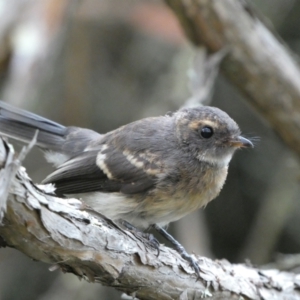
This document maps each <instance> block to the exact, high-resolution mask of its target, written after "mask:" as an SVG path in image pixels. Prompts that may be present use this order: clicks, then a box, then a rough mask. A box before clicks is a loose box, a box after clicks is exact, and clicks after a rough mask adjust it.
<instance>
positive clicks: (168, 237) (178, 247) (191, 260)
mask: <svg viewBox="0 0 300 300" xmlns="http://www.w3.org/2000/svg"><path fill="white" fill-rule="evenodd" d="M153 228H155V230H157V231H158V232H159V233H160V234H161V235H162V236H163V237H164V238H165V239H166V240H168V241H169V242H170V243H171V244H172V245H173V246H174V247H175V249H176V251H177V252H178V253H179V254H180V255H181V257H182V258H184V259H185V260H186V261H188V262H189V263H190V265H191V266H192V268H193V269H194V271H195V272H196V274H197V275H198V277H200V267H199V265H198V263H197V262H196V260H195V259H194V258H193V257H192V256H191V255H190V254H188V253H187V252H186V250H185V249H184V247H183V246H182V245H181V244H180V243H179V242H178V241H176V240H175V239H174V238H173V237H172V236H171V235H170V234H169V233H168V232H167V231H166V230H165V229H163V228H162V227H160V226H158V225H156V224H154V225H153Z"/></svg>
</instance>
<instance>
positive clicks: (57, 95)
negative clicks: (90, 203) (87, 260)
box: [0, 0, 300, 300]
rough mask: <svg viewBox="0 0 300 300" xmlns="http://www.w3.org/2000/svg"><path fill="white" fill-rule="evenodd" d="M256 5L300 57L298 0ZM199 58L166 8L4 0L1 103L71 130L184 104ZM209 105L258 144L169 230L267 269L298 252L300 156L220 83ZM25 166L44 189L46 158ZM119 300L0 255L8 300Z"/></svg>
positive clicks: (192, 248) (129, 0) (99, 1)
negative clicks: (216, 192) (215, 191)
mask: <svg viewBox="0 0 300 300" xmlns="http://www.w3.org/2000/svg"><path fill="white" fill-rule="evenodd" d="M253 2H254V3H255V6H256V8H257V10H258V11H259V12H260V13H261V14H262V15H264V16H265V17H266V18H267V20H268V22H269V23H270V24H273V25H270V24H269V25H270V26H273V27H274V28H275V30H276V31H277V32H278V33H279V35H280V36H281V37H282V38H283V39H284V41H285V42H286V43H287V44H288V45H289V47H290V48H291V49H292V50H293V51H294V52H295V53H297V52H299V51H300V30H299V29H298V28H300V2H299V1H296V0H263V1H259V0H256V1H253ZM194 56H195V49H194V48H193V47H192V46H191V45H190V44H189V43H188V41H187V40H186V38H185V36H184V34H183V32H182V30H181V28H180V26H179V24H178V22H177V20H176V18H175V16H174V15H173V13H172V12H171V11H170V10H169V9H168V8H167V7H166V6H165V5H164V4H163V2H162V1H158V0H156V1H155V0H122V1H120V0H85V1H79V0H14V1H6V0H0V96H1V99H2V100H4V101H6V102H10V103H12V104H14V105H16V106H18V107H21V108H25V109H28V110H30V111H32V112H35V113H38V114H41V115H43V116H45V117H48V118H50V119H53V120H55V121H57V122H61V123H63V124H64V125H76V126H81V127H89V128H93V129H94V130H96V131H99V132H106V131H108V130H112V129H115V128H116V127H118V126H120V125H123V124H126V123H128V122H130V121H134V120H137V119H140V118H142V117H146V116H156V115H161V114H165V113H167V112H168V111H172V110H176V109H178V108H180V107H181V106H182V105H183V104H184V103H185V101H186V99H187V98H188V97H190V91H189V89H188V83H189V82H188V77H187V73H188V70H189V69H190V67H191V65H192V61H193V58H194ZM211 105H213V106H217V107H219V108H221V109H223V110H225V111H226V112H228V114H229V115H231V116H232V117H233V119H235V120H236V121H237V123H238V124H239V125H240V127H241V129H242V131H243V133H244V135H245V136H246V137H260V142H259V143H257V144H256V147H255V149H253V150H252V149H251V150H243V151H240V152H238V153H237V154H236V155H235V157H234V159H233V161H232V162H231V164H230V168H229V177H228V179H227V182H226V185H225V187H224V188H223V190H222V192H221V195H220V196H219V197H218V198H217V199H216V200H214V201H213V202H211V203H210V204H209V205H208V206H207V207H206V208H205V209H204V210H201V211H197V212H195V213H193V214H191V215H189V216H188V217H186V218H184V219H182V220H180V221H178V222H176V223H174V224H171V225H170V226H169V231H170V232H171V233H172V234H173V235H174V236H175V237H176V238H177V239H178V240H179V241H180V242H181V243H182V244H183V245H184V246H185V247H186V249H187V250H188V251H189V252H195V253H197V254H200V255H205V256H208V257H211V258H218V259H221V258H226V259H228V260H229V261H230V262H245V261H251V263H253V264H255V265H267V264H270V263H271V262H273V261H276V260H278V257H279V258H280V257H284V258H286V257H288V256H286V255H287V254H293V253H299V252H300V237H299V234H298V233H299V232H300V207H299V206H300V202H299V201H298V198H299V196H298V195H299V185H298V179H299V173H298V171H299V165H298V162H297V160H296V159H295V157H294V156H293V154H292V153H291V152H290V151H289V149H288V148H287V147H286V146H285V145H284V144H283V143H282V142H281V140H280V139H279V138H278V137H277V135H276V132H274V131H273V130H272V128H270V126H269V124H267V123H266V122H265V121H264V120H263V119H261V118H260V116H259V115H258V114H257V113H256V112H255V111H254V110H253V109H252V108H251V107H250V106H249V105H248V104H247V99H243V98H242V97H241V96H240V95H239V94H238V92H237V91H236V90H235V89H234V87H232V86H231V85H230V82H228V81H226V78H224V77H222V75H219V77H218V79H217V81H216V85H215V89H214V95H213V99H212V102H211ZM17 147H18V146H17ZM25 166H26V167H27V171H28V173H29V175H30V177H31V178H33V179H34V181H35V182H40V181H41V180H42V179H43V178H44V177H45V176H46V174H48V173H49V172H51V170H52V169H51V166H49V165H47V164H45V161H44V159H43V155H42V154H41V152H39V151H38V150H34V151H32V152H31V153H30V155H29V156H28V157H27V159H26V162H25ZM163 242H164V241H163ZM279 254H281V255H284V256H278V255H279ZM276 267H278V266H276ZM293 267H297V263H296V264H293ZM293 270H294V269H293ZM120 296H121V293H119V292H117V291H115V290H113V289H111V288H106V287H102V286H101V285H99V284H92V283H87V282H84V281H79V280H78V279H77V278H76V277H75V276H74V275H70V274H62V273H61V272H60V271H55V272H50V271H49V265H46V264H43V263H40V262H34V261H32V260H31V259H30V258H28V257H26V256H24V255H23V254H22V253H19V252H17V251H16V250H13V249H0V300H2V299H5V300H8V299H10V300H13V299H23V300H25V299H40V300H50V299H51V300H52V299H53V300H54V299H66V300H67V299H91V300H92V299H120Z"/></svg>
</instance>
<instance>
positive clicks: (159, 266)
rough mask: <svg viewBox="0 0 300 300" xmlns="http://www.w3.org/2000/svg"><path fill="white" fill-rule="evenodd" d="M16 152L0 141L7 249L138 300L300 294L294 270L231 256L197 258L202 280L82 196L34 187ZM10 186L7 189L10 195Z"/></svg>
mask: <svg viewBox="0 0 300 300" xmlns="http://www.w3.org/2000/svg"><path fill="white" fill-rule="evenodd" d="M12 151H13V149H12V147H11V146H9V145H7V144H6V143H5V142H4V141H2V140H0V154H1V155H0V158H1V159H2V161H0V166H1V171H0V182H1V189H2V190H1V193H2V194H1V195H2V196H1V197H2V198H1V199H0V200H1V207H0V210H1V211H2V212H4V218H3V220H2V226H0V237H1V240H2V242H1V246H3V245H4V243H5V244H6V245H7V246H10V247H14V248H16V249H18V250H20V251H21V252H23V253H25V254H26V255H28V256H30V257H31V258H33V259H35V260H38V261H44V262H47V263H50V264H55V265H56V266H57V267H58V268H60V269H61V270H63V271H65V272H71V273H74V274H75V275H77V276H79V277H82V278H84V279H86V280H88V281H92V282H101V283H102V284H104V285H109V286H112V287H115V288H117V289H119V290H121V291H124V292H126V293H128V294H131V295H135V296H136V297H138V298H139V299H201V297H203V295H206V296H208V295H209V296H210V298H211V299H225V298H226V299H240V296H243V297H244V298H247V299H262V297H264V298H263V299H271V298H272V299H276V297H280V299H282V297H287V298H289V297H294V298H293V299H300V293H299V292H298V291H297V290H296V289H297V287H298V281H297V276H296V275H295V274H291V273H284V272H279V271H276V270H273V271H265V272H263V271H260V270H258V269H255V268H251V267H247V266H244V265H231V264H230V263H229V262H227V261H212V260H210V259H207V258H203V257H198V261H199V265H200V268H201V278H199V279H198V280H196V276H195V274H194V272H193V270H192V269H191V268H190V267H189V266H188V265H187V262H186V261H184V260H183V259H182V258H181V257H180V256H179V255H178V254H177V252H175V251H174V250H172V249H169V248H167V247H164V246H163V245H161V246H160V254H159V256H158V257H157V253H156V251H155V250H153V249H151V248H149V247H148V246H147V243H145V241H144V240H143V239H142V238H141V237H139V236H137V235H136V234H133V233H131V232H128V231H124V230H123V229H122V228H120V227H119V226H118V225H117V224H114V223H113V222H111V221H109V220H107V219H105V218H103V217H101V216H99V215H98V214H97V213H95V212H93V211H92V210H91V209H88V208H87V207H84V205H83V204H82V203H81V202H80V201H79V200H76V199H60V198H57V197H54V196H51V195H50V194H49V192H50V191H51V186H49V185H48V186H35V185H34V184H33V183H32V182H31V180H30V179H29V177H28V176H27V174H26V172H25V169H24V168H23V167H19V168H18V166H19V164H20V162H19V161H18V160H15V159H14V158H13V155H12ZM15 170H16V173H15V172H14V171H15ZM4 182H9V184H5V185H4V184H2V183H4ZM5 188H6V189H9V193H7V194H8V198H7V199H4V196H3V195H5V194H6V192H5V190H4V189H5ZM6 200H7V201H6ZM274 297H275V298H274ZM289 299H291V298H289Z"/></svg>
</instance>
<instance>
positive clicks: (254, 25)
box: [165, 0, 300, 155]
mask: <svg viewBox="0 0 300 300" xmlns="http://www.w3.org/2000/svg"><path fill="white" fill-rule="evenodd" d="M165 2H166V3H167V4H168V5H169V6H170V7H171V8H172V9H173V10H174V12H175V13H176V15H177V17H178V19H179V20H180V22H181V24H182V26H183V28H184V30H185V31H186V33H187V35H188V37H189V39H190V40H191V41H192V42H193V43H194V44H196V45H204V46H206V47H207V49H208V50H209V51H211V52H216V51H219V50H220V49H222V48H224V47H227V48H229V54H228V55H227V57H226V58H225V59H224V61H223V63H222V64H221V70H222V71H223V73H224V75H225V76H226V77H227V78H228V79H230V81H231V82H232V83H233V84H234V85H235V86H236V87H237V88H238V89H239V91H240V92H241V93H242V94H244V95H246V96H247V98H248V100H249V101H250V103H251V104H252V105H253V106H255V108H256V109H257V110H258V111H259V112H260V113H261V115H262V116H263V117H264V118H265V119H267V120H268V121H269V123H270V124H271V126H273V128H274V129H275V130H276V131H277V132H278V134H279V135H280V136H281V138H282V139H283V140H284V141H285V142H286V144H287V145H288V146H289V147H290V148H291V149H292V150H294V151H295V152H296V153H297V154H298V155H300V118H299V114H300V101H299V99H300V70H299V67H298V65H297V63H296V61H295V59H294V57H293V55H292V54H291V53H290V51H289V50H288V49H287V48H286V46H285V45H284V43H283V42H282V41H281V40H279V39H278V38H277V37H276V36H275V35H274V34H273V33H272V32H271V31H270V30H269V29H268V28H267V27H266V26H265V25H264V24H263V23H262V22H261V20H260V19H259V18H258V16H257V14H256V13H255V12H254V11H253V10H252V9H251V8H250V7H249V6H248V5H247V4H246V3H245V1H235V0H222V1H219V0H189V1H186V0H165Z"/></svg>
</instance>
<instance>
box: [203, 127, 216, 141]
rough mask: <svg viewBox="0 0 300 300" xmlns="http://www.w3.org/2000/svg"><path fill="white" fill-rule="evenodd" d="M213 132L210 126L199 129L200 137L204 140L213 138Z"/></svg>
mask: <svg viewBox="0 0 300 300" xmlns="http://www.w3.org/2000/svg"><path fill="white" fill-rule="evenodd" d="M213 134H214V131H213V129H212V128H211V127H210V126H204V127H202V128H201V136H202V137H203V138H205V139H209V138H211V137H212V136H213Z"/></svg>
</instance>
